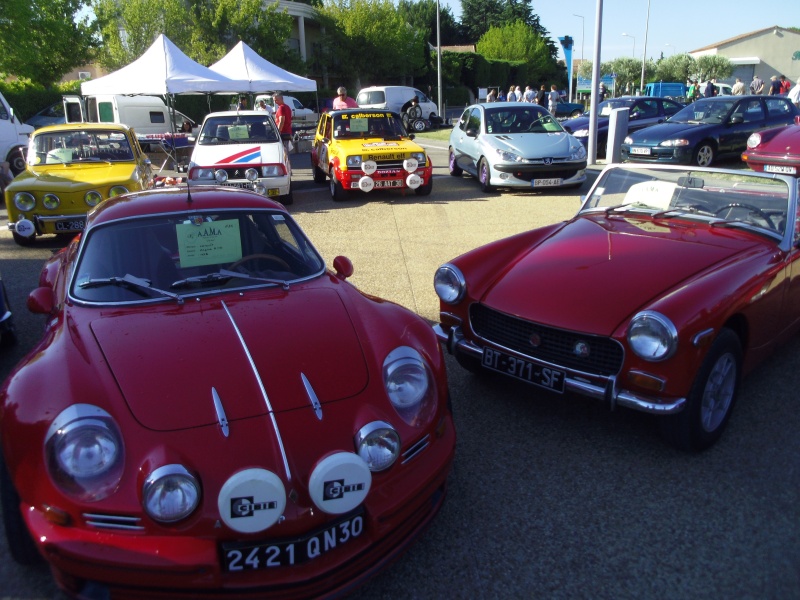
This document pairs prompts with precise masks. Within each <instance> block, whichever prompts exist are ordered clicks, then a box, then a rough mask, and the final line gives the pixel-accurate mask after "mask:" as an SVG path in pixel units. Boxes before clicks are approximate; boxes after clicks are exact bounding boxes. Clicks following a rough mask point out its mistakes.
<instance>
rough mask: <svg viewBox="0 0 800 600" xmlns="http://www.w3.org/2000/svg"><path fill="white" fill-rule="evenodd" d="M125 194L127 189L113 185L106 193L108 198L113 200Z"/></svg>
mask: <svg viewBox="0 0 800 600" xmlns="http://www.w3.org/2000/svg"><path fill="white" fill-rule="evenodd" d="M127 193H128V188H126V187H125V186H124V185H115V186H114V187H112V188H111V189H110V190H109V191H108V197H109V198H115V197H117V196H122V194H127Z"/></svg>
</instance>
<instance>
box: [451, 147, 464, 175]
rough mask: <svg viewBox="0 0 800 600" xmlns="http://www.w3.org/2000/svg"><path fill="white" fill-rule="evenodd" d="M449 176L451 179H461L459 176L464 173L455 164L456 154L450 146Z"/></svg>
mask: <svg viewBox="0 0 800 600" xmlns="http://www.w3.org/2000/svg"><path fill="white" fill-rule="evenodd" d="M449 162H450V175H452V176H453V177H461V174H462V173H464V169H462V168H461V167H459V166H458V163H457V162H456V153H455V152H453V148H452V146H451V147H450V161H449Z"/></svg>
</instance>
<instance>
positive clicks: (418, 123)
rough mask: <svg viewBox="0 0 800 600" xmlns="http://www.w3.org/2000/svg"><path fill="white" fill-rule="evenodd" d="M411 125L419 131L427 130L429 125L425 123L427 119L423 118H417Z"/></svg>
mask: <svg viewBox="0 0 800 600" xmlns="http://www.w3.org/2000/svg"><path fill="white" fill-rule="evenodd" d="M411 127H412V129H413V130H414V131H416V132H417V133H419V132H421V131H425V129H426V128H427V126H426V125H425V121H423V120H422V119H415V120H414V122H413V123H412V124H411Z"/></svg>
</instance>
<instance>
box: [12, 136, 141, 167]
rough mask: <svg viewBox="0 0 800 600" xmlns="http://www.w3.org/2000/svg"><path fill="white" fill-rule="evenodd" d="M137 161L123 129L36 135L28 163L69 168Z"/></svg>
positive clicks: (31, 144) (30, 149) (32, 165)
mask: <svg viewBox="0 0 800 600" xmlns="http://www.w3.org/2000/svg"><path fill="white" fill-rule="evenodd" d="M131 160H133V151H132V150H131V145H130V142H129V141H128V136H127V135H126V134H125V133H124V132H122V131H119V130H102V129H61V130H59V131H52V132H48V133H39V134H36V135H34V137H33V140H31V143H30V145H29V146H28V157H27V162H28V165H29V166H31V167H34V166H37V165H68V164H72V163H79V162H80V163H86V162H118V161H131Z"/></svg>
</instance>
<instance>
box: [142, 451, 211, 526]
mask: <svg viewBox="0 0 800 600" xmlns="http://www.w3.org/2000/svg"><path fill="white" fill-rule="evenodd" d="M200 497H201V490H200V483H199V482H198V481H197V479H196V478H195V476H194V475H192V474H191V473H190V472H189V470H188V469H186V467H184V466H183V465H177V464H173V465H164V466H163V467H159V468H158V469H156V470H155V471H153V472H152V473H150V475H149V476H148V477H147V479H146V480H145V482H144V485H143V486H142V507H143V508H144V511H145V512H146V513H147V514H148V516H150V518H152V519H153V520H154V521H158V522H159V523H175V522H176V521H180V520H182V519H185V518H186V517H188V516H189V515H190V514H192V513H193V512H194V510H195V509H196V508H197V507H198V506H199V504H200Z"/></svg>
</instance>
